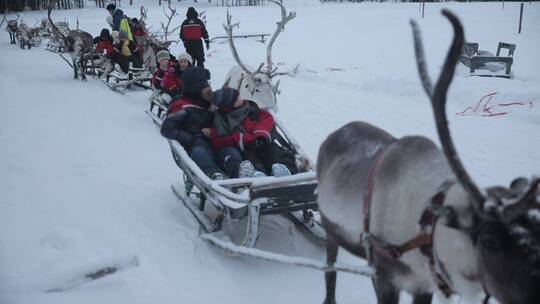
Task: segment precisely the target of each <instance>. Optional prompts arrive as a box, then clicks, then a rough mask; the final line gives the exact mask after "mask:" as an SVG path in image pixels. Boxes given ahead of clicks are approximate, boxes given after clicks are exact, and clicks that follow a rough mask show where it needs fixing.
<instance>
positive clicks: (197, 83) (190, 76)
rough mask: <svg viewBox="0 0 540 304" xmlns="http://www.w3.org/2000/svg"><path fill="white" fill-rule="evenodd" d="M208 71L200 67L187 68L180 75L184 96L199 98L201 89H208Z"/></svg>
mask: <svg viewBox="0 0 540 304" xmlns="http://www.w3.org/2000/svg"><path fill="white" fill-rule="evenodd" d="M208 80H210V71H208V70H207V69H205V68H201V67H189V68H187V69H186V70H185V71H184V73H182V87H183V89H184V95H187V96H191V97H200V96H201V91H202V89H204V88H206V87H209V86H210V84H209V83H208Z"/></svg>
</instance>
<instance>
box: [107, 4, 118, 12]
mask: <svg viewBox="0 0 540 304" xmlns="http://www.w3.org/2000/svg"><path fill="white" fill-rule="evenodd" d="M106 9H107V10H108V11H114V10H115V9H116V5H114V4H112V3H111V4H109V5H107V7H106Z"/></svg>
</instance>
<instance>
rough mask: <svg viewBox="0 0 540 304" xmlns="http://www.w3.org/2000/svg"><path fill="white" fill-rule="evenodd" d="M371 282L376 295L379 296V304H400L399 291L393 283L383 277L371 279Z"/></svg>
mask: <svg viewBox="0 0 540 304" xmlns="http://www.w3.org/2000/svg"><path fill="white" fill-rule="evenodd" d="M371 282H372V283H373V287H374V288H375V294H376V295H377V303H378V304H398V303H399V289H397V288H396V287H395V286H393V285H392V283H390V282H388V281H387V280H385V279H384V278H381V277H374V278H372V279H371ZM415 303H416V302H415Z"/></svg>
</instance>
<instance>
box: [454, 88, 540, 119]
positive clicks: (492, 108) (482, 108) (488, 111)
mask: <svg viewBox="0 0 540 304" xmlns="http://www.w3.org/2000/svg"><path fill="white" fill-rule="evenodd" d="M497 94H498V92H493V93H490V94H487V95H484V96H482V97H481V98H480V100H479V101H478V102H477V103H476V105H475V106H474V107H467V108H465V110H463V111H461V112H458V113H456V115H458V116H469V115H475V116H483V117H491V116H502V115H506V114H508V113H509V112H503V111H500V108H502V107H509V106H527V105H529V107H530V108H532V107H533V103H534V102H533V101H528V102H520V101H509V102H498V103H494V104H493V103H492V100H493V97H495V95H497Z"/></svg>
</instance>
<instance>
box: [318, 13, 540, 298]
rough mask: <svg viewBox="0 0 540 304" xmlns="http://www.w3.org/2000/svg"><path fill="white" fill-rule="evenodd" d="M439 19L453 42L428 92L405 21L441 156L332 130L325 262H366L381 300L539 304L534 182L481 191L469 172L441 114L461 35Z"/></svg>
mask: <svg viewBox="0 0 540 304" xmlns="http://www.w3.org/2000/svg"><path fill="white" fill-rule="evenodd" d="M442 14H443V15H444V16H446V17H447V18H448V19H449V20H450V22H451V24H452V26H453V28H454V38H453V41H452V45H451V47H450V50H449V52H448V55H447V57H446V61H445V63H444V66H443V69H442V72H441V75H440V76H439V79H438V80H437V83H436V84H435V87H434V89H433V88H432V85H431V80H430V78H429V76H428V73H427V70H426V66H425V61H424V56H423V48H422V42H421V38H420V33H419V30H418V28H417V25H416V23H415V22H414V21H411V25H412V26H413V34H414V41H415V51H416V60H417V63H418V69H419V74H420V78H421V80H422V84H423V87H424V90H425V91H426V93H427V95H428V97H429V98H430V99H431V102H432V106H433V112H434V114H435V121H436V126H437V131H438V134H439V138H440V140H441V144H442V151H441V149H439V148H437V146H436V145H435V144H434V143H433V142H432V141H431V140H429V139H428V138H425V137H422V136H406V137H403V138H401V139H396V138H394V137H393V136H392V135H390V134H389V133H387V132H386V131H384V130H382V129H379V128H377V127H375V126H372V125H370V124H368V123H365V122H359V121H357V122H351V123H349V124H347V125H345V126H343V127H342V128H340V129H338V130H336V131H335V132H333V133H332V134H330V135H329V136H328V137H327V138H326V140H325V141H324V142H323V144H322V145H321V147H320V150H319V156H318V162H317V175H318V180H319V184H318V204H319V211H320V213H321V219H322V222H323V225H324V227H325V229H326V232H327V244H326V253H327V262H328V264H329V265H333V264H334V263H335V261H336V258H337V254H338V248H339V247H343V248H345V249H346V250H348V251H349V252H351V253H353V254H355V255H357V256H359V257H362V258H365V259H367V260H368V262H369V264H370V265H372V266H373V267H374V268H375V269H376V276H375V277H374V278H373V279H372V282H373V285H374V289H375V293H376V297H377V301H378V303H384V304H397V303H398V302H399V292H400V290H405V291H408V292H409V293H411V294H412V295H413V303H414V304H426V303H431V300H432V294H433V292H434V291H436V290H437V289H438V290H439V291H441V292H442V293H443V294H444V295H446V296H449V295H451V294H453V293H457V294H460V295H462V296H463V297H464V298H466V299H472V298H473V297H477V296H478V295H479V294H480V292H481V291H482V290H483V289H485V292H486V294H488V295H489V294H491V295H493V296H494V297H495V298H496V299H497V300H498V301H500V302H501V303H511V304H514V303H517V304H521V303H524V304H532V303H540V291H539V288H538V287H539V286H540V223H539V222H540V217H536V219H535V218H534V217H533V216H532V215H531V213H532V212H528V211H530V210H532V209H536V210H538V209H540V204H539V202H538V195H539V191H538V184H539V183H540V179H539V178H533V179H532V180H527V179H524V178H519V179H516V180H515V181H514V182H513V183H512V185H511V187H510V188H504V187H491V188H488V189H487V190H486V191H485V192H483V191H480V190H479V188H478V187H477V186H476V185H475V184H474V182H473V181H472V179H471V178H470V177H469V175H468V174H467V172H466V171H465V169H464V167H463V165H462V163H461V161H460V160H459V158H458V155H457V153H456V150H455V147H454V144H453V142H452V139H451V137H450V131H449V129H448V122H447V120H446V113H445V104H446V93H447V91H448V87H449V85H450V82H451V81H452V78H453V75H454V70H455V66H456V63H457V62H458V60H459V57H460V54H461V49H462V45H463V41H464V34H463V28H462V26H461V24H460V22H459V20H458V19H457V17H456V16H454V15H453V14H452V13H450V12H449V11H447V10H443V11H442ZM325 282H326V298H325V301H324V303H335V287H336V272H327V273H326V274H325ZM473 301H474V300H473ZM476 303H478V301H476ZM485 303H487V299H486V300H485Z"/></svg>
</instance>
